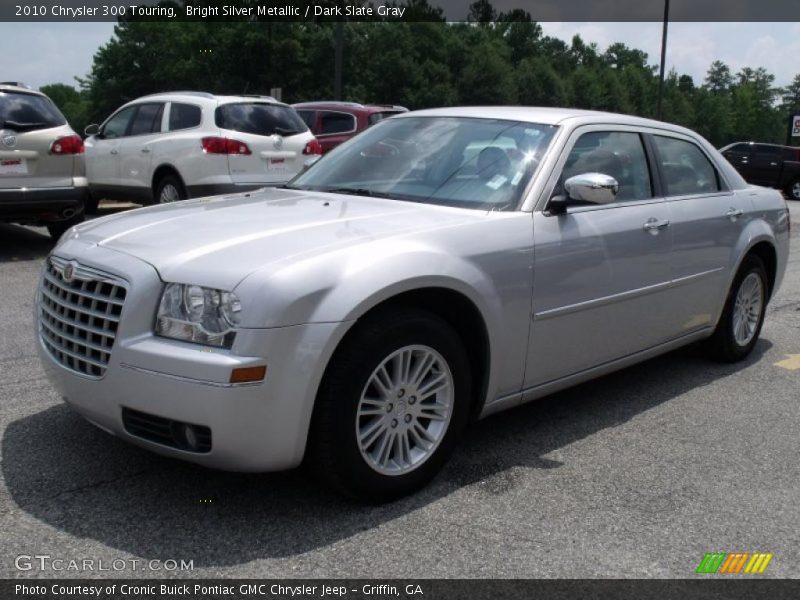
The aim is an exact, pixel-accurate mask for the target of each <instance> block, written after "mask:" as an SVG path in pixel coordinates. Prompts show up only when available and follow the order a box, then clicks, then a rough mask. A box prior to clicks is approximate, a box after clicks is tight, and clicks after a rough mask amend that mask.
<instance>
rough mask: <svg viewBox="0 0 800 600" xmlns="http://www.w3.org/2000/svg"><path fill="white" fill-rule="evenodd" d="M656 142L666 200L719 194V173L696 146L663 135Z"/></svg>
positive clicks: (656, 137) (658, 136) (655, 138)
mask: <svg viewBox="0 0 800 600" xmlns="http://www.w3.org/2000/svg"><path fill="white" fill-rule="evenodd" d="M653 140H654V141H655V145H656V150H657V151H658V160H659V162H660V163H661V173H662V174H663V176H664V187H665V188H666V189H665V192H666V195H667V196H682V195H685V194H707V193H709V192H716V191H719V189H720V186H719V178H718V177H717V170H716V169H715V168H714V165H713V164H711V161H710V160H709V159H708V157H706V155H705V154H704V153H703V151H702V150H700V148H698V147H697V145H696V144H694V143H692V142H687V141H685V140H679V139H676V138H669V137H664V136H660V135H656V136H653Z"/></svg>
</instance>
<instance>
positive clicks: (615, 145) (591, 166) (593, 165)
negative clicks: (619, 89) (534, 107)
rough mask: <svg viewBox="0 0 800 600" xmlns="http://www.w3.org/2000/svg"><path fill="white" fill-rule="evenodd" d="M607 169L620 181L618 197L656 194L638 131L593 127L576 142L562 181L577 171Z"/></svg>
mask: <svg viewBox="0 0 800 600" xmlns="http://www.w3.org/2000/svg"><path fill="white" fill-rule="evenodd" d="M583 173H603V174H604V175H610V176H611V177H613V178H614V179H616V180H617V183H619V193H618V194H617V200H618V201H620V202H624V201H626V200H644V199H646V198H652V197H653V186H652V184H651V181H650V169H649V168H648V165H647V156H646V155H645V152H644V146H642V138H641V136H640V135H639V134H638V133H632V132H628V131H592V132H590V133H584V134H583V135H582V136H581V137H579V138H578V140H577V141H576V142H575V145H574V146H573V147H572V150H571V151H570V153H569V156H568V157H567V162H566V163H565V164H564V170H563V172H562V173H561V178H560V179H559V184H561V185H563V183H564V181H566V180H567V179H569V178H570V177H572V176H573V175H580V174H583Z"/></svg>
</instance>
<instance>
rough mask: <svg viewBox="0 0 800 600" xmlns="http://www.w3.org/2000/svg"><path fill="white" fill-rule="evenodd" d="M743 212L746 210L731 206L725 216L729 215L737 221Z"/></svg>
mask: <svg viewBox="0 0 800 600" xmlns="http://www.w3.org/2000/svg"><path fill="white" fill-rule="evenodd" d="M743 214H744V211H743V210H742V209H741V208H731V209H730V210H729V211H728V212H726V213H725V216H726V217H728V218H729V219H730V220H731V221H735V220H736V219H738V218H739V217H741V216H742V215H743Z"/></svg>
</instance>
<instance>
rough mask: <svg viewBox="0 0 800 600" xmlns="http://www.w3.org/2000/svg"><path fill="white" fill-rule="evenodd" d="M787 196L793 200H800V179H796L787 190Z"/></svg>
mask: <svg viewBox="0 0 800 600" xmlns="http://www.w3.org/2000/svg"><path fill="white" fill-rule="evenodd" d="M786 195H787V196H789V198H790V199H792V200H800V177H798V178H797V179H795V180H794V181H793V182H792V183H790V184H789V187H787V188H786Z"/></svg>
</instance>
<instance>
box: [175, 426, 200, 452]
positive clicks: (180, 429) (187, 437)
mask: <svg viewBox="0 0 800 600" xmlns="http://www.w3.org/2000/svg"><path fill="white" fill-rule="evenodd" d="M172 429H173V431H172V437H173V439H174V440H175V444H176V445H177V446H178V447H179V448H184V449H186V450H191V451H192V452H197V451H198V450H199V448H200V441H199V439H198V436H197V431H196V429H195V426H194V425H189V424H188V423H175V425H174V427H173V428H172Z"/></svg>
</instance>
